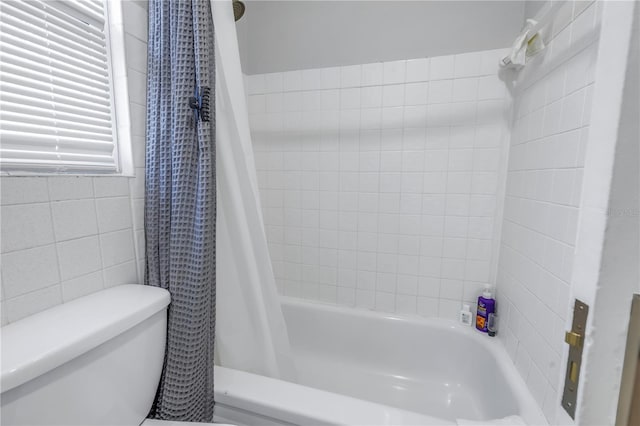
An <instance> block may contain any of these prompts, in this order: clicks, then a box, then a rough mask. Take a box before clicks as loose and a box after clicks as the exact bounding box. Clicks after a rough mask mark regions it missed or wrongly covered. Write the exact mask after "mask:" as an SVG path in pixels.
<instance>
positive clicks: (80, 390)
mask: <svg viewBox="0 0 640 426" xmlns="http://www.w3.org/2000/svg"><path fill="white" fill-rule="evenodd" d="M169 302H170V297H169V293H168V292H167V291H166V290H163V289H160V288H157V287H150V286H143V285H134V284H130V285H121V286H118V287H112V288H109V289H106V290H103V291H100V292H97V293H94V294H91V295H89V296H85V297H82V298H79V299H76V300H73V301H71V302H69V303H65V304H63V305H59V306H56V307H54V308H51V309H48V310H46V311H43V312H40V313H38V314H35V315H33V316H30V317H28V318H25V319H22V320H20V321H17V322H15V323H11V324H9V325H7V326H4V327H2V329H1V333H2V335H1V342H2V350H1V354H2V363H1V370H2V372H1V376H0V389H1V392H2V395H1V402H0V404H1V414H0V416H1V417H0V423H1V424H2V425H3V426H11V425H31V426H36V425H83V426H85V425H105V426H106V425H109V426H111V425H114V426H115V425H127V426H133V425H139V424H140V423H141V422H142V421H143V420H144V418H145V417H146V416H147V414H148V413H149V409H150V408H151V404H152V402H153V399H154V396H155V392H156V388H157V386H158V382H159V379H160V373H161V372H162V364H163V360H164V349H165V341H166V326H167V313H166V310H167V306H168V305H169Z"/></svg>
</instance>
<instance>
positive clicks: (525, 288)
mask: <svg viewBox="0 0 640 426" xmlns="http://www.w3.org/2000/svg"><path fill="white" fill-rule="evenodd" d="M598 8H599V5H598V4H597V3H593V2H584V1H580V2H575V3H574V2H567V3H566V4H565V6H564V7H563V9H561V11H560V12H559V13H558V16H557V17H556V19H555V21H554V24H553V34H552V35H553V39H552V40H551V42H550V43H549V45H548V48H547V51H546V52H545V53H544V55H541V56H540V57H537V58H535V60H534V61H533V62H532V63H530V64H529V65H527V67H526V68H525V70H523V72H522V73H521V75H520V76H519V78H518V80H517V82H516V83H517V89H516V92H515V95H514V106H515V114H514V124H513V131H512V139H511V148H510V155H509V163H508V175H507V189H506V198H505V207H504V220H503V223H502V242H501V250H500V260H499V267H498V275H497V285H498V303H499V307H500V312H501V315H502V318H503V327H502V330H501V332H500V336H501V337H502V339H503V341H504V343H505V345H506V347H507V350H508V352H509V354H510V355H511V357H512V359H513V361H514V363H515V365H516V367H517V368H518V370H519V372H520V374H521V375H522V377H523V378H524V380H525V381H526V382H527V384H528V386H529V389H530V390H531V391H532V393H533V395H534V397H535V398H536V400H537V401H538V403H539V404H540V406H542V407H543V409H544V412H545V415H546V416H547V418H548V419H549V420H550V421H551V422H553V421H554V419H555V410H556V409H557V407H558V406H559V404H558V391H559V389H558V388H557V386H558V385H559V384H560V380H559V379H560V376H561V375H562V374H563V372H561V371H558V370H559V366H560V365H561V359H560V355H561V353H562V344H563V334H562V333H563V330H564V324H565V319H566V318H567V316H568V315H569V314H570V312H571V311H570V301H569V283H570V282H571V274H572V262H573V255H574V246H575V239H576V229H577V222H578V206H579V202H580V191H581V186H582V169H583V166H584V154H585V146H586V141H587V136H588V132H589V115H590V110H591V93H592V89H593V85H594V67H595V62H596V52H597V44H598V43H597V35H598V28H599V10H598Z"/></svg>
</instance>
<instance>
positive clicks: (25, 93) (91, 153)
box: [0, 0, 118, 173]
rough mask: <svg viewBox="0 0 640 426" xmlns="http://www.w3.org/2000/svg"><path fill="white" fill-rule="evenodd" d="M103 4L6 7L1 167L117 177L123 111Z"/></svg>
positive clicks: (28, 0)
mask: <svg viewBox="0 0 640 426" xmlns="http://www.w3.org/2000/svg"><path fill="white" fill-rule="evenodd" d="M105 16H106V14H105V5H104V2H103V0H64V1H54V0H44V1H38V0H3V1H2V2H1V3H0V168H1V169H2V171H4V172H9V173H11V172H12V171H24V172H34V173H39V172H45V173H49V172H58V173H113V172H115V171H117V170H118V161H117V160H118V155H117V144H116V131H115V129H116V125H115V113H114V111H113V108H112V106H113V97H112V84H111V78H110V76H111V70H110V62H109V52H108V50H109V49H108V38H107V27H108V26H107V24H106V19H105Z"/></svg>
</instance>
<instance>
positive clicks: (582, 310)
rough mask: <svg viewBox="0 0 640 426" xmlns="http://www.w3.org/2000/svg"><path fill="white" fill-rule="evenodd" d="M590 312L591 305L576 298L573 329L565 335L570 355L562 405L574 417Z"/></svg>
mask: <svg viewBox="0 0 640 426" xmlns="http://www.w3.org/2000/svg"><path fill="white" fill-rule="evenodd" d="M588 314H589V306H587V305H586V304H585V303H583V302H581V301H580V300H578V299H576V301H575V304H574V307H573V324H572V326H571V331H567V332H566V333H565V336H564V341H565V342H566V343H567V344H568V345H569V357H568V359H567V373H566V375H565V378H564V391H563V393H562V407H563V408H564V409H565V411H566V412H567V413H568V414H569V415H570V416H571V418H572V419H575V415H576V402H577V401H578V384H579V383H580V367H581V365H582V348H583V347H584V334H585V328H586V326H587V315H588Z"/></svg>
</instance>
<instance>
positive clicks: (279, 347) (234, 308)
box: [211, 0, 296, 382]
mask: <svg viewBox="0 0 640 426" xmlns="http://www.w3.org/2000/svg"><path fill="white" fill-rule="evenodd" d="M211 7H212V10H213V19H214V23H215V27H216V68H217V71H216V79H217V80H216V86H217V88H216V96H217V98H216V99H217V101H216V115H217V118H218V125H217V128H216V139H217V146H216V148H217V155H218V171H217V172H218V206H219V209H218V231H219V234H218V239H217V241H216V244H217V247H218V258H217V265H218V266H217V268H218V278H219V279H218V283H219V285H218V300H219V302H218V305H217V315H218V321H217V329H216V338H217V340H216V352H217V360H218V362H219V363H220V365H222V366H224V367H229V368H234V369H238V370H243V371H249V372H252V373H257V374H261V375H265V376H269V377H274V378H277V379H284V380H289V381H293V382H295V381H296V371H295V366H294V363H293V359H292V356H291V348H290V346H289V337H288V334H287V328H286V324H285V322H284V317H283V315H282V310H281V308H280V300H279V298H278V293H277V288H276V283H275V277H274V274H273V269H272V266H271V257H270V255H269V247H268V245H267V239H266V234H265V229H264V222H263V220H262V209H261V206H260V196H259V193H258V183H257V182H258V181H257V176H256V168H255V163H254V160H253V147H252V145H251V134H250V132H249V115H248V112H247V106H246V102H245V93H244V85H243V77H242V69H241V66H240V54H239V50H238V41H237V40H238V39H237V35H236V26H235V25H236V24H235V21H234V17H233V8H232V4H231V1H228V0H225V1H218V0H212V1H211ZM245 19H246V18H245Z"/></svg>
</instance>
